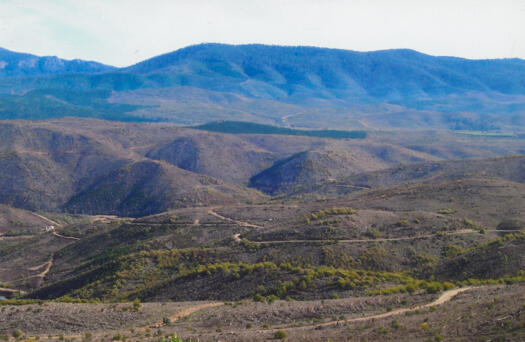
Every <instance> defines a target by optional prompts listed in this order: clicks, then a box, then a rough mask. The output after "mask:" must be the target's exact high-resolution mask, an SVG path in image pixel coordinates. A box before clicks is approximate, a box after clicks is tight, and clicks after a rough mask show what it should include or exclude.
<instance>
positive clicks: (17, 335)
mask: <svg viewBox="0 0 525 342" xmlns="http://www.w3.org/2000/svg"><path fill="white" fill-rule="evenodd" d="M11 335H12V336H13V337H14V338H15V339H16V340H18V339H19V338H21V337H22V336H24V333H23V332H22V330H20V329H15V330H13V333H12V334H11Z"/></svg>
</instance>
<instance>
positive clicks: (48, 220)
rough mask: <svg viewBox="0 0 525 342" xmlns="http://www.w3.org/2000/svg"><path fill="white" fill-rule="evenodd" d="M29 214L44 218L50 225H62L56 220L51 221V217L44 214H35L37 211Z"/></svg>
mask: <svg viewBox="0 0 525 342" xmlns="http://www.w3.org/2000/svg"><path fill="white" fill-rule="evenodd" d="M31 214H33V215H34V216H36V217H39V218H41V219H42V220H44V221H47V222H49V223H51V224H52V225H55V226H57V227H62V225H61V224H60V223H58V222H56V221H53V220H52V219H50V218H47V217H45V216H43V215H40V214H37V213H34V212H31Z"/></svg>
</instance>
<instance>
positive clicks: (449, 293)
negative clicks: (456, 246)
mask: <svg viewBox="0 0 525 342" xmlns="http://www.w3.org/2000/svg"><path fill="white" fill-rule="evenodd" d="M471 289H472V287H463V288H457V289H452V290H448V291H445V292H443V293H442V294H441V296H439V297H438V298H437V299H436V300H434V301H432V302H430V303H427V304H423V305H418V306H414V307H411V308H402V309H397V310H392V311H389V312H385V313H381V314H376V315H370V316H364V317H357V318H350V319H346V320H341V321H332V322H325V323H317V324H310V325H302V326H281V327H275V328H272V329H267V330H260V331H258V332H261V333H262V332H268V331H270V332H272V331H277V330H281V329H288V330H298V329H309V328H316V327H326V326H331V325H336V324H342V323H354V322H363V321H370V320H373V319H381V318H387V317H391V316H396V315H400V314H404V313H407V312H413V311H416V310H421V309H425V308H428V307H431V306H437V305H441V304H444V303H446V302H448V301H450V300H451V299H452V298H454V297H455V296H456V295H457V294H459V293H461V292H465V291H468V290H471Z"/></svg>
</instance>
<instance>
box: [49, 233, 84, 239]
mask: <svg viewBox="0 0 525 342" xmlns="http://www.w3.org/2000/svg"><path fill="white" fill-rule="evenodd" d="M53 235H54V236H56V237H59V238H61V239H67V240H75V241H78V240H80V239H79V238H76V237H73V236H65V235H62V234H58V233H57V232H53Z"/></svg>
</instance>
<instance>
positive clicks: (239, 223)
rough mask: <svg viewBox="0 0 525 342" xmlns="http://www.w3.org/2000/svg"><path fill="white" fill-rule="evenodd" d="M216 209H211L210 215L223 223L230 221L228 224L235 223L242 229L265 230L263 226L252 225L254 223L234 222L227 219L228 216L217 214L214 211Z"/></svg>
mask: <svg viewBox="0 0 525 342" xmlns="http://www.w3.org/2000/svg"><path fill="white" fill-rule="evenodd" d="M213 209H214V208H211V209H210V210H208V214H210V215H211V216H215V217H217V218H219V219H221V220H223V221H228V222H231V223H235V224H236V225H238V226H241V227H249V228H263V227H261V226H258V225H256V224H252V223H248V222H244V221H238V220H234V219H232V218H229V217H226V216H222V215H221V214H218V213H216V212H215V211H214V210H213Z"/></svg>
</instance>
